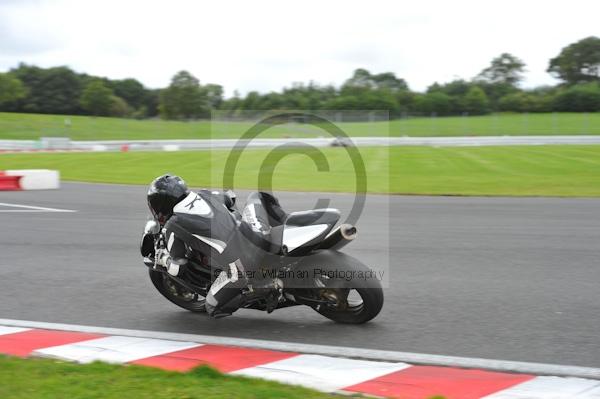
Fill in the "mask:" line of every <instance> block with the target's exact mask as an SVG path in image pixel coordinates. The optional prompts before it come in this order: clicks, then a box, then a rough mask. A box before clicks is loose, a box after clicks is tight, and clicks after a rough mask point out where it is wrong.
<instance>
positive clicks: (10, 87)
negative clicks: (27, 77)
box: [0, 73, 27, 106]
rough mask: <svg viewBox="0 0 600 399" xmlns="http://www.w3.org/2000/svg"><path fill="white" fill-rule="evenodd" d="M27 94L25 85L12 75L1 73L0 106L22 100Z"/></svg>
mask: <svg viewBox="0 0 600 399" xmlns="http://www.w3.org/2000/svg"><path fill="white" fill-rule="evenodd" d="M26 94H27V90H26V89H25V86H24V85H23V83H22V82H21V81H20V80H19V79H17V78H16V77H14V76H13V75H12V74H10V73H0V106H1V105H4V104H8V103H13V102H15V101H17V100H20V99H22V98H23V97H25V95H26Z"/></svg>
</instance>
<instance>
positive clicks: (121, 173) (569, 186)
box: [0, 145, 600, 197]
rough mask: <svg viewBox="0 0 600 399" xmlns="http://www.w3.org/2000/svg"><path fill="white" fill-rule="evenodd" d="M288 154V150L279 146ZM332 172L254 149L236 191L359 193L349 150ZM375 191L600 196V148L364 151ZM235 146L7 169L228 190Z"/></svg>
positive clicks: (332, 152)
mask: <svg viewBox="0 0 600 399" xmlns="http://www.w3.org/2000/svg"><path fill="white" fill-rule="evenodd" d="M277 151H282V150H275V152H277ZM319 151H321V152H322V153H323V154H324V155H325V157H326V158H327V161H328V164H329V168H330V170H329V171H327V172H319V171H318V170H317V168H316V166H315V164H314V163H313V161H312V160H311V159H310V158H309V157H308V156H306V154H304V155H302V154H297V153H292V152H289V151H288V152H283V153H282V154H280V155H281V158H282V159H281V161H280V162H279V163H276V164H275V163H272V162H264V163H263V161H264V160H265V158H266V157H267V155H268V154H269V153H270V152H271V150H248V151H246V152H244V153H243V155H242V156H241V159H240V162H239V164H238V167H237V169H236V171H235V175H234V176H235V185H234V187H235V188H248V189H256V187H257V185H258V186H259V187H261V188H265V186H264V185H262V186H261V185H259V184H258V179H257V176H258V170H259V169H261V168H262V169H263V171H266V172H269V173H273V189H274V190H291V191H333V192H354V191H355V175H354V172H353V167H352V163H351V160H350V158H349V156H348V154H347V153H346V151H345V150H344V149H341V148H325V149H322V150H319ZM360 153H361V156H362V159H363V160H364V164H365V166H366V171H367V183H368V189H367V191H368V192H371V193H386V194H387V193H391V194H423V195H503V196H504V195H506V196H567V197H568V196H584V197H585V196H589V197H595V196H600V146H575V145H573V146H507V147H443V148H433V147H390V148H386V147H372V148H367V147H365V148H360ZM228 156H229V152H228V151H223V150H218V151H198V152H131V153H53V154H48V153H45V154H3V155H0V170H2V169H35V168H48V169H58V170H60V172H61V175H62V178H63V179H64V180H71V181H87V182H102V183H126V184H148V183H149V182H150V181H151V180H152V179H153V178H154V177H156V176H157V175H160V174H163V173H166V172H171V173H176V174H179V175H181V176H183V177H184V178H185V179H186V180H187V181H188V183H189V184H190V185H192V186H197V187H222V185H223V176H224V168H225V163H226V160H227V157H228Z"/></svg>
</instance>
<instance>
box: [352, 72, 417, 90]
mask: <svg viewBox="0 0 600 399" xmlns="http://www.w3.org/2000/svg"><path fill="white" fill-rule="evenodd" d="M357 89H358V90H357ZM361 89H363V90H364V89H389V90H391V91H401V90H408V85H407V84H406V81H405V80H404V79H401V78H397V77H396V75H394V74H393V73H392V72H384V73H380V74H376V75H372V74H371V73H370V72H369V71H367V70H366V69H362V68H359V69H356V70H355V71H354V73H353V74H352V77H351V78H350V79H348V80H346V82H344V85H343V86H342V94H344V95H346V94H353V93H356V92H360V91H361Z"/></svg>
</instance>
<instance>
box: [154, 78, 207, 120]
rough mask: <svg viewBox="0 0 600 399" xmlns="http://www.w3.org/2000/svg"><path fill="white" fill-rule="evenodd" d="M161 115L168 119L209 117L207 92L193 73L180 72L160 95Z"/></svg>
mask: <svg viewBox="0 0 600 399" xmlns="http://www.w3.org/2000/svg"><path fill="white" fill-rule="evenodd" d="M159 109H160V114H161V116H162V117H163V118H166V119H191V118H199V117H208V115H209V105H208V99H207V96H206V91H205V90H203V89H202V87H201V86H200V82H199V81H198V79H196V78H195V77H194V76H193V75H192V74H191V73H189V72H187V71H180V72H177V73H176V74H175V76H173V79H172V80H171V84H170V85H169V87H167V88H166V89H164V90H163V91H162V92H161V93H160V105H159Z"/></svg>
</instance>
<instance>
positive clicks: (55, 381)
mask: <svg viewBox="0 0 600 399" xmlns="http://www.w3.org/2000/svg"><path fill="white" fill-rule="evenodd" d="M0 398H2V399H48V398H65V399H66V398H70V399H71V398H72V399H79V398H81V399H83V398H86V399H99V398H103V399H113V398H114V399H122V398H131V399H145V398H147V399H173V398H181V399H184V398H185V399H192V398H202V399H221V398H236V399H237V398H239V399H243V398H248V399H250V398H273V399H275V398H291V399H294V398H298V399H300V398H302V399H304V398H315V399H317V398H332V396H330V395H326V394H323V393H319V392H316V391H313V390H310V389H306V388H300V387H293V386H289V385H283V384H278V383H275V382H268V381H263V380H257V379H249V378H243V377H233V376H227V375H223V374H221V373H219V372H217V371H214V370H213V369H210V368H207V367H200V368H197V369H195V370H193V371H191V372H189V373H176V372H167V371H162V370H158V369H152V368H147V367H140V366H116V365H109V364H104V363H93V364H88V365H80V364H73V363H63V362H58V361H54V360H47V359H20V358H12V357H4V356H0Z"/></svg>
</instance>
